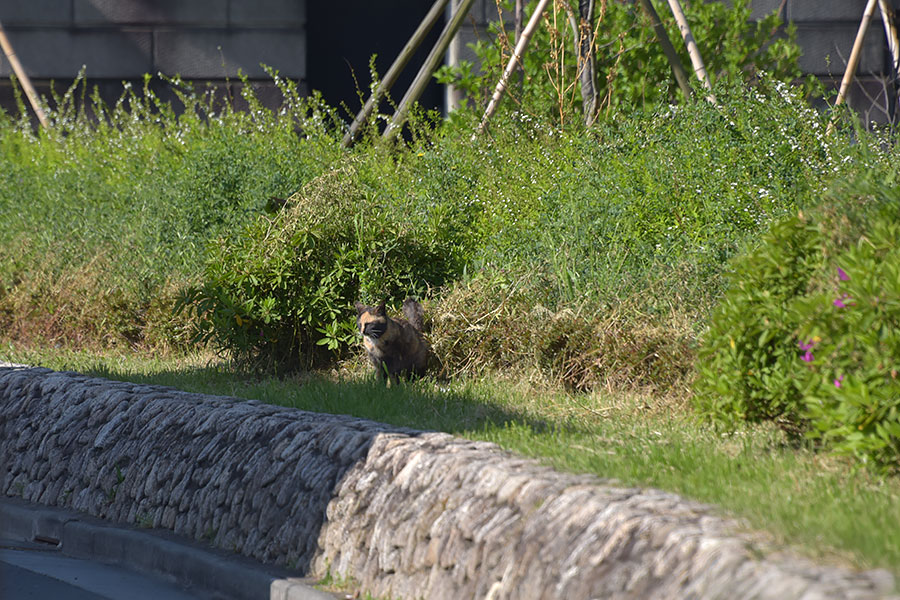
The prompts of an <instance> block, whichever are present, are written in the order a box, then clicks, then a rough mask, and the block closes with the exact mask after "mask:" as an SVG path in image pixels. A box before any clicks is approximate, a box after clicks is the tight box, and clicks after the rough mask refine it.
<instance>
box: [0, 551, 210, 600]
mask: <svg viewBox="0 0 900 600" xmlns="http://www.w3.org/2000/svg"><path fill="white" fill-rule="evenodd" d="M0 598H2V599H3V600H50V599H59V600H118V599H119V598H122V599H126V598H127V599H133V600H156V599H158V600H196V599H198V598H200V597H199V596H195V595H192V594H190V593H188V592H186V591H185V590H183V589H181V588H179V587H178V586H176V585H174V584H172V583H170V582H168V581H165V580H163V579H162V578H155V577H148V576H146V575H143V574H140V573H136V572H134V571H130V570H128V569H124V568H121V567H115V566H110V565H106V564H103V563H101V562H96V561H90V560H83V559H79V558H69V557H66V556H62V554H61V553H60V551H59V550H56V549H50V548H47V547H42V545H38V544H30V543H29V544H24V543H22V542H17V541H14V540H0Z"/></svg>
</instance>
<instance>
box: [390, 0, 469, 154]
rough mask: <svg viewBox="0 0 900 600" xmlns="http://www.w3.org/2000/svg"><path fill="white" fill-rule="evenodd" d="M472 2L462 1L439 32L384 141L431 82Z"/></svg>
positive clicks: (397, 131) (403, 121)
mask: <svg viewBox="0 0 900 600" xmlns="http://www.w3.org/2000/svg"><path fill="white" fill-rule="evenodd" d="M473 2H475V0H462V2H460V4H459V6H458V7H457V9H456V12H455V13H454V14H453V18H452V19H450V21H449V22H448V23H447V25H445V26H444V30H443V31H442V32H441V35H440V37H439V38H438V41H437V42H436V43H435V45H434V48H432V49H431V52H430V53H429V54H428V57H427V58H425V63H424V64H423V65H422V67H421V68H420V69H419V72H418V73H417V74H416V78H415V79H414V80H413V82H412V84H411V85H410V86H409V89H408V90H406V94H405V95H404V96H403V99H402V100H401V101H400V104H399V105H398V106H397V111H396V112H395V113H394V116H393V117H392V118H391V122H390V124H388V126H387V128H386V129H385V130H384V134H382V137H383V138H384V139H386V140H389V139H391V138H393V137H394V136H395V135H397V134H398V133H399V132H400V129H401V128H402V127H403V124H404V123H406V115H407V113H408V112H409V108H410V106H412V105H413V103H414V102H416V101H417V100H418V99H419V96H421V95H422V92H424V91H425V87H426V86H427V85H428V82H429V81H430V80H431V75H432V73H434V70H435V69H436V68H437V66H438V63H440V61H441V59H442V58H443V56H444V53H445V52H446V51H447V46H449V45H450V40H452V39H453V36H454V35H456V32H457V31H458V30H459V27H460V26H461V25H462V22H463V19H465V18H466V15H468V14H469V9H470V8H472V3H473Z"/></svg>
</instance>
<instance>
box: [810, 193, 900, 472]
mask: <svg viewBox="0 0 900 600" xmlns="http://www.w3.org/2000/svg"><path fill="white" fill-rule="evenodd" d="M888 211H890V213H892V214H888ZM898 214H900V202H896V203H894V204H893V205H891V206H890V207H889V208H888V209H887V211H886V212H885V214H884V215H883V216H882V217H881V218H879V219H877V220H876V221H875V222H874V223H873V225H872V228H871V230H870V231H869V232H868V234H867V235H865V236H863V237H861V238H860V239H859V241H858V242H857V243H856V244H854V245H853V246H851V247H850V248H849V249H848V250H846V251H844V252H841V253H840V254H838V255H836V256H835V257H834V258H833V259H832V260H831V261H829V262H830V268H832V269H833V271H832V272H831V273H830V277H828V275H829V274H828V272H827V271H826V273H824V274H823V277H822V278H821V279H822V284H821V285H820V286H819V287H820V288H822V289H819V290H818V291H817V292H815V293H812V294H810V295H808V296H807V297H805V298H803V300H802V301H800V302H798V306H797V312H798V315H799V321H800V327H799V329H798V334H799V335H798V339H799V342H798V343H799V344H802V345H803V348H808V354H807V353H804V355H803V357H801V360H803V359H804V358H805V360H804V362H806V365H805V375H806V377H805V378H803V381H804V383H805V389H804V396H805V403H804V416H805V417H806V418H807V419H809V421H810V422H811V424H812V427H811V429H810V431H809V432H808V433H807V436H808V437H810V438H813V439H817V440H821V441H822V442H824V443H826V444H827V445H829V446H831V447H833V448H834V449H835V450H836V451H837V452H839V453H842V454H850V455H854V456H856V457H858V458H860V459H862V460H867V459H872V460H874V461H875V462H877V463H879V464H883V465H884V464H890V465H893V466H894V467H895V468H896V467H898V466H900V463H898V461H900V379H898V371H900V218H898ZM828 284H830V285H828Z"/></svg>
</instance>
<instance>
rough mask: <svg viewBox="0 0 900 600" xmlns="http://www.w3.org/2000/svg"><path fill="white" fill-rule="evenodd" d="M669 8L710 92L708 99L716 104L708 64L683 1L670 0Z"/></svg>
mask: <svg viewBox="0 0 900 600" xmlns="http://www.w3.org/2000/svg"><path fill="white" fill-rule="evenodd" d="M669 8H670V9H671V10H672V15H673V16H674V17H675V22H676V23H678V30H679V31H681V37H682V38H683V39H684V45H685V46H686V47H687V51H688V55H689V56H690V57H691V64H693V65H694V73H696V74H697V79H699V80H700V83H702V84H703V87H705V88H706V90H707V91H708V92H709V95H708V96H707V99H708V100H709V101H710V102H712V103H713V104H715V103H716V97H715V96H714V95H713V93H712V84H711V83H710V82H709V76H708V75H707V74H706V66H705V65H704V64H703V57H701V56H700V49H699V48H697V41H696V40H695V39H694V34H692V33H691V28H690V26H689V25H688V22H687V18H685V16H684V11H683V10H682V9H681V3H680V2H678V0H669Z"/></svg>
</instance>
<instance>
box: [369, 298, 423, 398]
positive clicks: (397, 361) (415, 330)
mask: <svg viewBox="0 0 900 600" xmlns="http://www.w3.org/2000/svg"><path fill="white" fill-rule="evenodd" d="M355 306H356V313H357V317H356V324H357V327H358V328H359V333H360V334H361V335H362V338H363V346H365V348H366V352H367V353H368V355H369V361H370V362H371V363H372V366H374V367H375V371H376V372H377V373H378V374H379V376H380V377H381V379H382V380H383V381H385V382H387V379H388V378H390V380H391V382H392V383H397V381H398V380H399V378H400V376H403V377H406V378H409V377H413V376H415V377H421V376H422V375H424V374H425V370H426V369H427V367H428V356H429V354H430V350H429V348H428V344H427V343H426V342H425V339H424V338H423V337H422V326H423V322H424V317H425V311H424V310H423V309H422V305H421V304H419V303H418V302H416V301H415V300H413V299H412V298H407V299H406V300H404V301H403V315H404V316H405V317H406V319H392V318H390V317H389V316H387V313H386V312H385V308H384V302H382V303H381V304H379V305H378V306H374V307H373V306H366V305H365V304H363V303H361V302H356V303H355Z"/></svg>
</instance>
